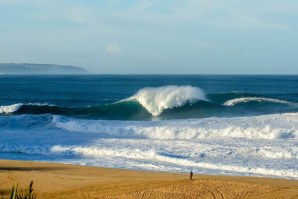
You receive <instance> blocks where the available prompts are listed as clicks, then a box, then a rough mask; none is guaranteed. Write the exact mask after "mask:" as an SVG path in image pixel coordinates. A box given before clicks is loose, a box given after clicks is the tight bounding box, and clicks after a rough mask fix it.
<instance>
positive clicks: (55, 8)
mask: <svg viewBox="0 0 298 199" xmlns="http://www.w3.org/2000/svg"><path fill="white" fill-rule="evenodd" d="M0 63H49V64H62V65H73V66H79V67H83V68H86V69H87V70H89V71H90V72H91V73H99V74H298V1H297V0H138V1H137V0H125V1H124V0H88V1H87V0H0Z"/></svg>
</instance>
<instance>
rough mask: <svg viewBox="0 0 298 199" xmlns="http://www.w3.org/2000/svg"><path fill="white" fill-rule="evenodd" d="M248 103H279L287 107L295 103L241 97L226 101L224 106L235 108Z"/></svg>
mask: <svg viewBox="0 0 298 199" xmlns="http://www.w3.org/2000/svg"><path fill="white" fill-rule="evenodd" d="M246 102H271V103H279V104H285V105H292V104H293V103H291V102H288V101H285V100H279V99H272V98H264V97H240V98H235V99H231V100H228V101H226V102H225V103H224V104H223V105H225V106H234V105H237V104H240V103H246Z"/></svg>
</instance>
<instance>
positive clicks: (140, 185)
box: [0, 159, 298, 199]
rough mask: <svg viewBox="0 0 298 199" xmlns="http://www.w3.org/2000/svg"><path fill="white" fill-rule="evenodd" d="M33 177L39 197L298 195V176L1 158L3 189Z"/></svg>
mask: <svg viewBox="0 0 298 199" xmlns="http://www.w3.org/2000/svg"><path fill="white" fill-rule="evenodd" d="M31 180H33V181H34V190H35V192H36V194H37V199H39V198H45V199H46V198H53V199H54V198H57V199H58V198H196V197H197V198H298V180H289V179H280V178H263V177H246V176H245V177H244V176H220V175H201V174H196V173H195V174H194V178H193V180H192V181H190V180H189V174H188V173H186V174H181V173H167V172H155V171H154V172H153V171H143V170H142V171H140V170H127V169H114V168H102V167H92V166H80V165H71V164H61V163H45V162H32V161H16V160H3V159H1V160H0V193H1V192H3V193H4V196H7V194H8V193H9V192H10V189H11V187H12V185H13V184H17V183H18V184H19V187H20V188H22V189H25V188H26V187H27V186H28V185H29V183H30V181H31Z"/></svg>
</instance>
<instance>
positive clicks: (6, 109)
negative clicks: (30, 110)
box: [0, 103, 23, 114]
mask: <svg viewBox="0 0 298 199" xmlns="http://www.w3.org/2000/svg"><path fill="white" fill-rule="evenodd" d="M21 106H23V104H21V103H19V104H12V105H7V106H0V114H8V113H13V112H16V111H17V110H19V108H21Z"/></svg>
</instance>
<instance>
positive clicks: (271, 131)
mask: <svg viewBox="0 0 298 199" xmlns="http://www.w3.org/2000/svg"><path fill="white" fill-rule="evenodd" d="M203 77H204V78H205V79H204V78H203V79H204V80H202V81H199V80H198V79H200V78H202V77H201V76H199V77H196V78H194V77H192V76H191V77H188V76H187V77H184V78H185V79H182V80H181V79H179V81H182V82H183V83H184V84H183V85H177V84H176V85H175V84H174V83H175V81H176V79H177V77H175V78H172V79H171V76H170V77H164V76H163V77H155V76H150V77H147V79H146V77H130V76H129V77H126V76H125V78H127V80H126V79H125V78H124V77H123V79H121V83H122V84H120V82H118V78H119V77H113V78H112V77H101V76H99V77H89V78H90V79H91V80H90V79H87V80H86V77H81V79H80V78H79V77H76V78H79V79H76V78H73V77H30V78H32V79H33V80H34V81H36V82H38V83H39V84H32V81H33V80H32V79H29V78H24V79H21V80H20V79H19V78H18V81H21V82H22V84H21V86H22V89H23V90H24V89H28V91H27V92H24V93H22V94H20V93H19V91H18V88H17V85H20V84H17V85H15V84H14V83H11V84H12V85H10V86H8V87H9V88H11V87H14V86H15V89H14V90H7V89H6V90H5V88H4V87H0V91H2V93H3V94H5V93H8V94H9V95H8V94H7V95H5V96H4V97H3V96H2V98H1V97H0V158H2V159H17V160H31V161H47V162H60V163H69V164H80V165H92V166H100V167H112V168H126V169H141V170H154V171H166V172H189V171H190V170H192V171H193V172H195V173H202V174H220V175H243V176H265V177H277V178H288V179H298V164H297V161H298V106H297V102H298V100H297V98H298V95H297V93H296V92H295V91H296V90H297V88H298V86H296V84H294V86H293V87H290V88H289V87H285V86H284V85H283V84H281V83H283V81H285V80H284V79H285V77H281V79H282V80H283V81H281V79H277V80H276V81H273V80H272V78H273V77H270V78H269V77H268V78H267V77H266V78H265V79H261V80H260V78H259V77H258V78H252V77H249V78H247V82H249V80H250V79H253V81H254V82H251V83H239V82H244V81H239V79H238V77H235V79H233V78H232V80H231V77H221V78H222V79H224V80H225V81H228V82H229V84H224V83H223V82H222V80H221V79H220V81H219V82H218V79H219V77H209V76H207V77H205V76H203ZM11 78H13V77H7V79H6V80H5V78H4V80H5V81H4V80H2V79H0V83H1V81H4V82H2V85H3V84H8V82H13V81H12V80H11ZM92 78H94V79H92ZM102 78H103V80H104V81H103V80H102ZM274 78H276V77H274ZM152 79H154V81H153V82H154V83H156V84H153V85H152V84H150V85H148V83H144V81H145V82H152ZM288 79H289V81H290V82H291V84H293V82H296V81H295V80H297V78H296V77H294V79H293V77H292V79H291V77H288ZM50 80H51V81H50ZM149 80H150V81H149ZM165 80H166V81H167V83H168V82H169V83H172V84H168V85H164V83H163V81H165ZM101 81H103V82H104V83H103V82H101ZM123 81H124V83H123ZM136 81H137V82H138V83H137V84H136ZM48 82H51V84H48ZM55 82H57V84H55ZM61 82H64V83H63V84H61ZM65 82H69V83H65ZM82 82H83V83H82ZM206 82H207V83H206ZM272 82H273V83H274V85H275V86H274V87H273V86H272V84H273V83H272ZM116 83H117V84H116ZM187 83H188V84H187ZM253 83H255V84H256V85H264V86H263V87H264V88H263V87H262V86H259V87H254V86H252V85H249V84H253ZM101 84H103V85H104V86H102V87H98V85H101ZM199 84H200V85H201V86H200V85H199ZM285 84H286V85H289V82H286V83H285ZM8 85H9V84H8ZM32 85H33V87H34V88H32ZM45 85H47V86H49V89H48V90H44V89H47V88H48V87H46V86H45ZM58 85H59V86H58ZM72 85H74V86H73V87H71V86H72ZM86 85H88V89H86V88H87V87H86ZM115 85H117V86H115ZM136 85H138V86H136ZM204 85H210V87H206V86H205V87H204ZM233 85H234V86H233ZM279 86H280V87H279ZM285 88H287V89H285ZM1 89H2V90H1ZM29 90H34V91H35V92H36V93H30V92H29ZM235 90H238V91H235ZM51 92H53V93H51ZM56 93H61V95H57V94H56ZM74 96H75V97H74ZM33 99H35V100H33Z"/></svg>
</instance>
